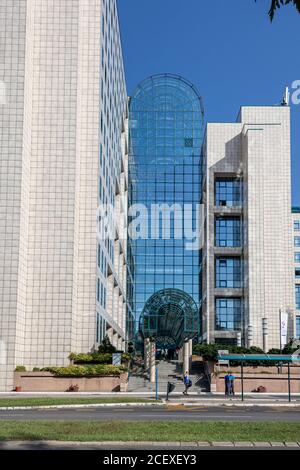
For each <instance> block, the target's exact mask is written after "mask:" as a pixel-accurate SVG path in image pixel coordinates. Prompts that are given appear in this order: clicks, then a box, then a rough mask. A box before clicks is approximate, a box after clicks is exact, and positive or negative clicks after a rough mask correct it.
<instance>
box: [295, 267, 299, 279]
mask: <svg viewBox="0 0 300 470" xmlns="http://www.w3.org/2000/svg"><path fill="white" fill-rule="evenodd" d="M295 278H296V279H300V268H296V269H295Z"/></svg>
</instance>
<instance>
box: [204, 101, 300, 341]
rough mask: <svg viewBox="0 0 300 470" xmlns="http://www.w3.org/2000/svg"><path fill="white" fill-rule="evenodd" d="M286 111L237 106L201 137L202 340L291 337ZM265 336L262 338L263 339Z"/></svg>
mask: <svg viewBox="0 0 300 470" xmlns="http://www.w3.org/2000/svg"><path fill="white" fill-rule="evenodd" d="M290 165H291V153H290V109H289V107H288V106H265V107H242V108H241V110H240V113H239V116H238V119H237V122H236V123H224V124H223V123H222V124H214V123H212V124H208V125H207V130H206V136H205V140H204V167H205V172H204V178H205V181H204V190H203V199H202V202H203V203H204V205H205V214H206V216H205V222H204V224H205V225H204V231H205V241H204V249H203V254H202V339H203V340H204V341H207V342H220V343H223V344H226V342H230V343H232V342H235V343H238V344H245V345H252V344H253V345H256V346H260V347H263V348H264V349H266V350H267V349H269V348H271V347H279V342H280V327H279V311H280V310H281V311H283V312H286V313H287V314H288V318H289V320H288V336H290V337H291V336H294V334H295V331H294V329H295V326H294V323H295V318H294V311H295V293H294V274H293V246H292V237H291V222H290V211H291V209H290V208H291V169H290ZM263 332H264V334H263Z"/></svg>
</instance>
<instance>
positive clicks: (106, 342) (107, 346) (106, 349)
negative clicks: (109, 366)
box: [98, 335, 116, 354]
mask: <svg viewBox="0 0 300 470" xmlns="http://www.w3.org/2000/svg"><path fill="white" fill-rule="evenodd" d="M98 352H99V353H101V354H108V353H111V354H112V353H115V352H116V348H115V347H114V346H113V345H112V344H111V342H110V339H109V337H108V336H107V335H106V336H105V338H104V339H103V341H102V343H101V344H100V346H99V348H98Z"/></svg>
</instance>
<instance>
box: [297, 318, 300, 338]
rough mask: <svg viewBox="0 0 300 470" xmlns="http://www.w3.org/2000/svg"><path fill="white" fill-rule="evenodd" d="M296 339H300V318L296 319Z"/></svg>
mask: <svg viewBox="0 0 300 470" xmlns="http://www.w3.org/2000/svg"><path fill="white" fill-rule="evenodd" d="M296 337H297V339H300V317H296Z"/></svg>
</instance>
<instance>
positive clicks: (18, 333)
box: [0, 0, 128, 391]
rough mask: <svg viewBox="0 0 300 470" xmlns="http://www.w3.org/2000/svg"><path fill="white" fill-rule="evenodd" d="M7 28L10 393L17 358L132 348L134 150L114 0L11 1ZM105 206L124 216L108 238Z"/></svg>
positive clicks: (0, 329)
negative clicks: (130, 174) (102, 346)
mask: <svg viewBox="0 0 300 470" xmlns="http://www.w3.org/2000/svg"><path fill="white" fill-rule="evenodd" d="M0 30H1V36H2V38H4V41H1V46H0V47H1V58H2V59H3V60H1V61H0V81H2V82H4V84H5V90H6V100H5V101H4V102H1V103H0V155H1V168H0V178H1V184H0V192H1V198H0V207H1V221H0V224H1V232H0V244H1V245H0V246H1V255H0V257H1V259H0V265H1V267H0V269H1V275H0V302H1V311H0V341H1V348H0V349H1V358H0V391H1V390H2V391H3V390H10V389H11V388H12V385H13V370H14V368H15V366H16V365H24V366H26V367H27V368H28V370H30V369H31V368H32V367H34V366H36V367H43V366H47V365H65V364H67V363H68V355H69V353H70V352H71V351H75V352H81V351H85V352H87V351H89V350H90V349H91V348H92V347H94V346H96V345H97V343H98V342H100V341H101V339H102V338H103V336H104V335H105V334H106V333H109V334H110V336H111V338H112V340H113V342H114V344H115V345H116V346H117V347H119V348H120V349H121V348H123V347H124V340H125V323H126V266H125V261H126V230H127V229H126V218H127V217H126V210H127V209H126V203H124V201H127V187H128V181H127V167H128V158H127V94H126V88H125V79H124V70H123V61H122V51H121V42H120V33H119V25H118V15H117V8H116V2H115V0H2V2H1V8H0ZM100 149H101V158H100ZM100 188H101V189H100ZM99 203H111V204H113V205H114V206H115V207H117V210H118V211H119V214H120V216H119V218H118V223H117V225H116V227H115V237H114V241H113V242H112V243H111V246H109V243H108V242H107V241H106V242H105V241H101V240H97V207H98V205H99ZM119 239H121V241H119ZM98 252H99V254H98ZM99 257H100V260H103V261H102V265H101V266H100V267H102V270H100V267H99V266H98V263H97V261H98V260H99ZM98 279H99V281H98ZM98 285H99V286H102V290H101V289H100V290H101V292H102V298H101V299H100V294H99V295H98V292H97V290H98ZM110 286H113V288H114V300H113V303H112V299H111V297H110V295H111V291H109V289H110ZM104 299H107V303H106V302H104ZM98 300H99V302H98ZM101 300H102V303H100V301H101ZM108 304H109V306H108ZM100 320H101V321H100ZM100 326H101V331H100Z"/></svg>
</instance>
